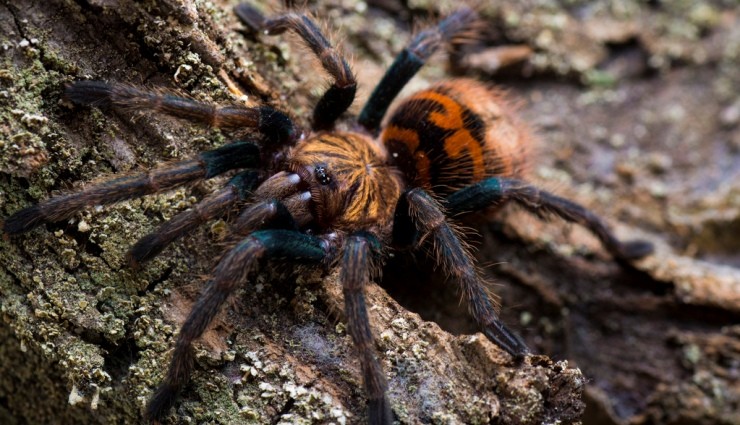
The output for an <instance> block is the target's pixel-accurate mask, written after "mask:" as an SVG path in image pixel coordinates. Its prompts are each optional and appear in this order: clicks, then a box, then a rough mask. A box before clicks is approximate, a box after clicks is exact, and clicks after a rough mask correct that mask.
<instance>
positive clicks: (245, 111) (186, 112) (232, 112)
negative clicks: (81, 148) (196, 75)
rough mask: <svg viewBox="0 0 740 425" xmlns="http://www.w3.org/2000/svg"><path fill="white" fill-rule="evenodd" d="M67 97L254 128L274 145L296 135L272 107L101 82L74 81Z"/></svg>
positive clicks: (224, 125) (230, 126) (211, 123)
mask: <svg viewBox="0 0 740 425" xmlns="http://www.w3.org/2000/svg"><path fill="white" fill-rule="evenodd" d="M65 96H66V97H67V99H69V100H71V101H72V102H74V103H77V104H79V105H91V106H100V107H111V106H113V107H118V108H122V109H129V110H132V111H155V112H159V113H163V114H167V115H170V116H173V117H175V118H181V119H185V120H188V121H192V122H195V123H199V124H205V125H208V126H211V127H217V128H225V129H245V128H255V129H257V130H258V131H259V132H260V133H261V134H264V135H265V137H266V138H267V139H268V141H269V142H271V144H274V145H278V146H281V145H283V144H290V143H293V142H294V141H295V138H296V136H297V134H296V133H297V131H296V129H295V125H294V124H293V122H292V121H291V120H290V118H288V116H287V115H285V114H284V113H282V112H280V111H277V110H275V109H273V108H271V107H269V106H259V107H256V108H248V107H246V106H238V105H236V106H215V105H211V104H208V103H203V102H198V101H195V100H193V99H188V98H185V97H180V96H174V95H171V94H167V93H164V92H157V91H146V90H141V89H139V88H136V87H132V86H129V85H125V84H108V83H104V82H102V81H77V82H74V83H72V84H70V85H69V86H68V87H67V89H66V91H65Z"/></svg>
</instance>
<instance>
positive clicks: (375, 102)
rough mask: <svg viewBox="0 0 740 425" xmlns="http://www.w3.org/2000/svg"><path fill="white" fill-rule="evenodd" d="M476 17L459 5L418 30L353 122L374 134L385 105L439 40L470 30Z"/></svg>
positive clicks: (435, 48) (432, 51) (427, 56)
mask: <svg viewBox="0 0 740 425" xmlns="http://www.w3.org/2000/svg"><path fill="white" fill-rule="evenodd" d="M477 19H478V15H477V14H476V13H475V11H473V10H472V9H469V8H462V9H459V10H457V11H456V12H455V13H453V14H451V15H450V16H448V17H446V18H445V19H443V20H442V21H440V22H439V24H437V26H436V27H434V28H430V29H427V30H425V31H422V32H420V33H419V34H418V35H417V36H416V37H415V38H414V39H413V40H412V41H411V44H409V45H408V47H406V48H405V49H403V51H402V52H401V53H399V54H398V56H396V59H395V60H394V61H393V64H392V65H391V66H390V68H388V70H387V71H386V72H385V75H384V76H383V78H382V79H381V80H380V83H378V85H377V86H376V87H375V90H373V93H372V94H371V95H370V98H369V99H368V101H367V103H365V106H364V107H363V108H362V112H360V116H359V118H358V119H357V122H359V123H360V125H362V126H363V127H365V129H366V130H368V131H369V132H370V133H371V134H377V132H378V129H379V126H380V122H381V121H382V120H383V117H384V116H385V113H386V112H387V110H388V106H390V104H391V102H393V99H395V98H396V96H397V95H398V93H399V92H400V91H401V89H403V87H404V86H405V85H406V83H408V82H409V80H410V79H411V78H412V77H413V76H414V75H416V73H417V72H418V71H419V69H420V68H421V67H422V66H423V65H424V63H425V62H426V61H427V60H428V59H429V57H431V56H432V54H433V53H434V52H435V51H436V50H437V49H438V48H439V47H440V46H441V45H442V44H445V43H449V42H450V41H452V40H453V39H454V38H455V37H458V36H460V35H462V34H463V33H465V32H466V31H469V30H471V24H472V23H473V22H475V21H476V20H477Z"/></svg>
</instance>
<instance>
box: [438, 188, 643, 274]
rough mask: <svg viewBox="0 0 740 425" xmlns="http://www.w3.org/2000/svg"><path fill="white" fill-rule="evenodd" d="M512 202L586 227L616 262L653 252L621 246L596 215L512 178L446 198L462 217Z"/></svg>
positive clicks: (638, 242) (640, 244)
mask: <svg viewBox="0 0 740 425" xmlns="http://www.w3.org/2000/svg"><path fill="white" fill-rule="evenodd" d="M509 200H511V201H514V202H516V203H517V204H518V205H521V206H522V207H524V208H525V209H526V210H528V211H530V212H532V213H534V214H536V215H538V216H540V217H543V216H546V215H548V214H550V215H556V216H558V217H560V218H562V219H563V220H565V221H568V222H571V223H576V224H579V225H581V226H583V227H585V228H586V229H588V230H589V231H590V232H591V233H593V234H594V235H595V236H596V237H597V238H598V239H599V240H600V241H601V243H602V244H603V245H604V247H605V248H606V249H607V251H609V253H610V254H611V255H612V256H614V257H615V258H616V259H619V260H634V259H637V258H642V257H644V256H646V255H648V254H650V253H652V252H653V245H652V244H651V243H650V242H647V241H642V240H634V241H627V242H621V241H620V240H618V239H617V238H616V236H614V234H613V233H612V232H611V231H610V230H609V228H608V226H607V225H606V224H604V222H603V221H602V220H601V219H600V218H599V217H598V216H597V215H596V214H594V213H593V212H591V211H589V210H588V209H586V208H584V207H582V206H581V205H578V204H576V203H575V202H573V201H570V200H568V199H565V198H561V197H559V196H556V195H553V194H552V193H549V192H547V191H544V190H541V189H538V188H536V187H534V186H532V185H530V184H528V183H526V182H523V181H521V180H517V179H513V178H505V177H491V178H488V179H486V180H483V181H481V182H478V183H476V184H473V185H470V186H468V187H465V188H463V189H460V190H458V191H457V192H454V193H452V194H451V195H449V196H448V197H447V200H446V207H447V210H448V212H449V213H450V214H462V213H465V212H472V211H479V210H482V209H484V208H486V207H489V206H492V205H496V204H500V203H502V202H506V201H509Z"/></svg>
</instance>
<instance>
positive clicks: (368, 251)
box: [339, 233, 393, 425]
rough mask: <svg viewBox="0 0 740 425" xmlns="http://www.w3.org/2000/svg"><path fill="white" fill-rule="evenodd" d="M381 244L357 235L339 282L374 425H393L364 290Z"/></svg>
mask: <svg viewBox="0 0 740 425" xmlns="http://www.w3.org/2000/svg"><path fill="white" fill-rule="evenodd" d="M379 251H380V242H378V240H377V238H375V236H373V235H371V234H369V233H356V234H354V235H352V236H350V237H349V238H348V241H347V244H346V245H345V248H344V254H343V256H342V264H341V272H340V275H339V279H340V280H341V282H342V287H343V292H344V312H345V316H346V320H347V328H348V330H349V334H350V335H351V336H352V341H354V343H355V346H356V347H357V350H358V351H359V353H360V364H361V366H362V376H363V380H364V383H365V392H366V393H367V397H368V416H369V423H370V424H371V425H390V424H392V423H393V412H392V411H391V407H390V403H389V402H388V398H387V397H386V394H385V393H386V390H387V388H388V384H387V383H386V380H385V373H384V372H383V367H382V366H381V365H380V362H378V358H377V356H376V353H375V348H374V344H373V333H372V329H371V328H370V320H369V319H368V316H367V308H366V305H365V294H364V288H365V286H367V284H368V282H369V281H370V272H371V271H372V270H373V269H374V267H375V266H374V265H373V259H374V258H373V257H377V256H379Z"/></svg>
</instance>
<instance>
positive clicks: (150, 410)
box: [4, 4, 652, 424]
mask: <svg viewBox="0 0 740 425" xmlns="http://www.w3.org/2000/svg"><path fill="white" fill-rule="evenodd" d="M236 13H237V15H238V16H239V17H240V18H241V20H242V21H243V22H244V23H245V24H246V26H247V27H248V28H249V29H251V30H253V31H263V32H264V33H266V34H279V33H282V32H285V31H288V30H290V31H294V32H296V33H297V34H298V35H299V36H300V37H301V38H302V40H303V41H304V42H305V43H306V45H307V46H308V47H309V48H310V49H311V50H312V51H313V53H314V54H315V55H316V57H317V58H319V60H320V62H321V65H322V67H323V68H324V70H326V71H327V72H328V73H329V74H330V75H331V76H332V80H333V81H332V84H331V86H330V87H329V88H328V89H327V90H326V91H325V93H324V94H323V96H322V97H321V99H320V100H319V102H318V104H317V105H316V107H315V109H314V114H313V121H312V129H313V132H312V133H311V134H309V135H307V136H306V137H304V136H303V135H302V134H301V132H300V131H299V130H298V129H297V128H296V126H295V125H294V123H293V121H292V120H291V119H290V118H289V117H288V116H287V115H286V114H284V113H282V112H280V111H277V110H275V109H273V108H271V107H268V106H261V107H256V108H249V107H246V106H228V107H216V106H212V105H207V104H203V103H199V102H196V101H194V100H192V99H187V98H182V97H177V96H173V95H168V94H163V93H162V92H161V91H160V92H149V91H145V90H141V89H137V88H134V87H131V86H128V85H122V84H108V83H103V82H96V81H81V82H76V83H73V84H71V85H70V86H69V87H68V88H67V90H66V96H67V98H68V99H70V100H71V101H72V102H74V103H77V104H83V105H97V106H108V107H115V108H125V109H129V110H135V111H136V110H138V111H151V110H153V111H158V112H160V113H164V114H169V115H172V116H175V117H178V118H183V119H188V120H191V121H194V122H200V123H203V124H207V125H211V126H215V127H221V128H234V129H240V128H251V129H254V130H256V131H257V133H259V134H260V135H261V137H260V140H258V139H257V138H255V140H246V141H237V142H233V143H230V144H228V145H225V146H223V147H221V148H218V149H215V150H212V151H207V152H203V153H201V154H200V155H199V156H198V157H196V158H194V159H191V160H186V161H181V162H176V163H171V164H167V165H163V166H160V167H158V168H155V169H153V170H150V171H148V172H143V173H140V174H133V175H128V176H124V177H117V178H113V179H110V180H107V181H104V182H102V183H100V184H96V185H93V186H91V187H88V188H86V189H83V190H81V191H79V192H75V193H71V194H67V195H63V196H58V197H54V198H51V199H49V200H47V201H45V202H42V203H40V204H38V205H35V206H31V207H28V208H26V209H24V210H21V211H19V212H17V213H16V214H14V215H13V216H11V217H10V218H8V219H7V220H6V222H5V224H4V230H5V232H6V233H8V234H16V233H21V232H24V231H27V230H30V229H31V228H33V227H35V226H37V225H39V224H42V223H44V222H55V221H62V220H66V219H68V218H70V217H72V216H74V215H75V214H76V213H77V212H79V211H80V210H82V209H83V208H86V207H89V206H92V205H98V204H108V203H112V202H117V201H120V200H123V199H129V198H133V197H138V196H143V195H146V194H150V193H155V192H160V191H164V190H168V189H171V188H173V187H177V186H180V185H183V184H187V183H192V182H194V181H198V180H201V179H206V178H211V177H214V176H216V175H219V174H223V173H226V172H229V171H232V170H235V171H234V175H233V177H232V178H231V179H230V180H229V181H228V183H227V184H226V185H225V187H224V188H223V189H221V190H219V191H217V192H215V193H213V194H210V195H208V196H207V197H206V198H205V199H203V200H202V201H201V202H200V203H198V204H197V205H196V206H194V207H193V208H192V209H190V210H187V211H185V212H182V213H180V214H178V215H177V216H175V217H174V218H173V219H171V220H169V221H167V222H165V223H164V224H162V225H161V226H160V228H159V229H157V230H156V231H155V232H154V233H152V234H150V235H148V236H146V237H144V238H142V239H141V240H140V241H139V242H137V243H136V244H135V245H134V246H133V247H132V248H131V250H130V251H129V254H128V256H129V262H130V264H131V265H132V266H134V267H138V266H140V265H141V264H142V263H143V262H145V261H147V260H149V259H151V258H152V257H154V256H155V255H157V254H158V253H159V252H161V251H162V250H163V249H164V248H165V247H166V246H167V245H168V244H169V243H171V242H173V241H174V240H176V239H177V238H179V237H180V236H182V235H184V234H187V233H188V232H190V231H191V230H192V229H194V228H195V227H196V226H198V225H200V224H202V223H204V222H206V221H208V220H211V219H214V218H217V217H221V216H223V215H224V214H225V213H226V212H227V211H229V210H232V209H235V208H237V209H241V213H240V214H239V215H238V216H237V217H236V218H235V219H234V220H233V221H232V223H231V229H232V232H233V233H234V235H236V236H237V237H238V238H237V241H238V242H236V243H235V245H234V246H233V248H231V249H230V250H228V251H227V252H226V253H225V254H224V255H223V257H222V258H221V259H220V260H219V261H218V264H217V265H216V266H215V268H214V270H213V272H212V274H211V276H210V279H209V282H208V284H207V285H206V287H205V289H204V290H203V293H202V294H201V296H200V298H199V299H198V301H197V302H196V304H195V306H194V307H193V309H192V310H191V312H190V314H189V315H188V318H187V319H186V321H185V322H184V324H183V326H182V328H181V330H180V333H179V335H178V338H177V343H176V345H175V349H174V352H173V354H172V360H171V363H170V367H169V370H168V372H167V374H166V376H165V378H164V381H163V382H162V384H161V385H160V386H159V388H158V389H157V391H156V392H155V394H154V396H153V398H152V399H151V400H150V401H149V403H148V406H147V410H146V415H147V417H148V419H150V420H159V419H162V418H164V417H165V416H167V415H168V414H169V412H170V408H171V407H172V406H173V405H174V404H175V402H176V400H177V394H178V393H179V392H180V391H181V390H182V388H183V387H184V386H185V385H186V384H187V382H188V380H189V376H190V374H191V372H192V369H193V367H194V364H195V362H194V358H193V350H192V347H191V346H192V343H193V341H194V340H195V339H197V338H199V337H200V336H201V335H202V334H203V332H204V331H205V330H206V328H207V327H208V325H209V324H210V323H211V321H212V320H213V319H214V317H215V316H216V314H217V313H218V311H219V310H220V308H221V307H222V305H223V304H224V302H225V301H226V300H227V298H228V297H229V295H231V294H232V293H233V292H234V290H235V289H236V288H237V287H238V286H239V285H244V284H246V283H247V282H248V280H249V278H250V275H251V274H252V273H253V272H254V271H255V270H256V268H257V266H258V264H259V262H260V260H261V259H264V258H270V257H274V258H276V259H280V260H283V261H286V260H288V261H308V262H316V263H324V264H337V265H338V267H340V275H339V276H340V277H339V278H340V281H341V283H342V285H343V293H344V301H345V314H346V321H347V327H348V330H349V334H350V335H351V337H352V339H353V341H354V343H355V345H356V347H357V350H358V352H359V355H360V364H361V369H362V374H363V381H364V386H365V390H366V393H367V397H368V415H369V422H370V423H372V424H391V423H392V422H393V412H392V409H391V403H390V402H389V400H388V399H387V396H386V388H387V384H386V379H385V373H384V371H383V368H382V367H381V365H380V362H379V361H378V358H377V356H376V353H375V350H374V343H373V335H372V331H371V327H370V324H369V320H368V315H367V311H366V306H365V299H364V296H363V287H364V286H365V285H367V284H368V283H369V281H370V278H371V276H373V273H374V272H376V271H378V269H379V267H380V265H381V264H382V261H383V255H384V254H385V253H387V252H388V251H389V250H391V249H399V248H410V249H415V248H418V247H433V249H430V250H429V251H430V252H431V253H432V255H433V256H434V257H435V261H436V262H437V264H438V265H440V266H441V267H442V268H443V269H444V270H445V272H447V274H448V278H449V280H451V281H453V282H454V283H455V284H457V286H458V287H459V288H460V291H461V293H462V295H463V299H464V300H465V302H466V303H467V305H468V306H469V309H470V314H471V315H472V316H473V317H474V318H475V320H476V321H477V323H478V324H479V325H480V329H481V331H482V332H483V334H484V335H485V336H486V337H487V338H489V339H490V340H491V341H493V342H494V343H496V344H498V345H499V346H500V347H501V348H502V349H504V350H505V351H507V352H508V353H510V354H511V355H512V356H517V357H519V356H523V355H526V354H527V353H528V352H529V350H528V349H527V347H526V345H525V344H524V343H523V342H522V341H521V339H520V338H518V337H517V336H516V335H515V334H514V333H513V332H511V331H509V330H508V329H507V328H506V326H504V324H503V323H501V321H500V320H499V319H498V316H497V314H496V311H495V308H494V307H495V306H494V302H493V300H492V299H491V297H490V295H489V293H488V291H487V289H486V283H485V281H484V279H483V278H482V276H481V274H480V273H479V271H478V269H477V267H476V265H475V263H474V261H473V257H472V255H471V254H470V250H469V248H468V247H467V244H466V243H465V241H464V239H463V236H464V235H463V233H462V232H460V231H459V230H458V228H457V227H456V226H455V225H454V223H453V221H452V219H450V218H449V217H450V216H452V215H455V216H457V215H459V214H461V213H464V212H475V211H480V210H484V209H487V208H489V207H492V206H497V205H500V204H502V203H504V202H506V201H513V202H515V203H517V204H519V205H520V206H522V207H524V208H525V209H527V210H529V211H531V212H533V213H535V214H537V215H538V216H540V215H547V214H549V215H552V216H557V217H560V218H561V219H564V220H565V221H568V222H573V223H577V224H579V225H582V226H584V227H585V228H587V229H589V230H590V231H591V232H592V233H593V234H594V235H595V236H596V237H598V238H599V240H600V241H601V242H602V244H603V245H604V246H605V248H606V249H607V250H608V251H609V252H610V253H611V254H612V255H613V256H614V257H616V258H618V259H620V260H629V259H634V258H638V257H642V256H644V255H647V254H649V253H650V252H651V251H652V247H651V245H650V244H649V243H647V242H642V241H633V242H628V243H623V242H620V241H619V240H617V239H616V237H615V236H614V235H613V234H612V233H611V231H610V230H609V229H608V227H607V226H606V225H605V224H604V223H603V222H602V221H601V220H600V219H599V218H598V217H597V216H596V215H594V214H593V213H591V212H590V211H588V210H586V209H585V208H583V207H581V206H579V205H577V204H575V203H573V202H571V201H568V200H566V199H563V198H560V197H558V196H556V195H553V194H551V193H548V192H546V191H543V190H540V189H538V188H536V187H534V186H532V185H530V184H527V183H525V182H524V181H522V180H520V173H521V170H522V168H523V166H524V162H525V160H526V156H527V155H526V150H527V147H528V145H529V140H530V137H531V136H530V133H529V131H528V129H527V127H526V126H525V125H524V124H523V123H521V122H520V121H518V119H517V118H516V116H515V114H514V112H513V110H514V108H512V106H511V105H510V104H509V103H508V102H507V100H506V98H505V96H503V95H502V94H501V92H500V91H498V90H496V89H495V88H492V87H490V86H489V85H487V84H484V83H481V82H477V81H474V80H469V79H454V80H447V81H444V82H441V83H438V84H436V85H433V86H431V87H430V88H428V89H426V90H422V91H420V92H417V93H416V94H413V95H411V96H410V97H409V98H407V99H406V100H404V101H402V102H401V103H400V104H399V105H398V106H397V107H396V109H395V111H394V112H393V113H391V114H389V118H388V119H387V120H386V124H385V126H384V127H382V128H381V125H380V123H381V121H382V120H383V118H384V116H385V115H386V111H387V110H388V107H389V105H390V104H391V102H392V101H393V99H394V98H395V97H396V95H397V94H398V93H399V92H400V90H401V89H402V88H403V86H404V85H405V84H406V82H408V80H409V79H410V78H411V77H413V75H414V74H415V73H416V72H417V71H418V70H419V68H420V67H421V66H422V65H423V64H424V62H425V61H426V60H427V59H428V58H429V57H430V56H431V55H432V53H433V52H434V51H435V50H437V49H438V47H439V46H441V45H443V44H445V43H449V42H451V41H452V40H453V39H455V38H457V37H464V36H466V35H468V34H470V32H471V31H472V29H473V28H474V27H475V22H476V20H477V16H476V14H475V12H474V11H472V10H471V9H467V8H463V9H460V10H457V11H456V12H454V13H452V14H450V15H448V16H447V17H446V18H445V19H443V20H441V21H440V22H439V24H438V25H437V26H436V27H433V28H430V29H428V30H425V31H422V32H420V33H419V34H418V35H417V36H416V37H415V38H414V39H413V40H412V41H411V43H410V44H409V46H408V47H406V48H405V49H404V50H403V51H402V52H401V53H400V54H399V55H398V56H397V58H396V60H395V61H394V62H393V64H392V66H391V67H390V68H389V70H388V71H387V72H386V74H385V76H384V77H383V79H382V80H381V81H380V83H379V84H378V86H377V87H376V88H375V90H374V91H373V93H372V94H371V96H370V98H369V99H368V101H367V103H366V104H365V106H364V107H363V109H362V111H361V113H360V115H359V117H358V119H357V121H356V122H355V123H353V124H350V125H349V128H352V129H354V130H349V131H336V130H334V125H335V122H336V121H337V119H338V118H339V116H340V115H341V114H342V113H344V112H345V111H346V110H347V109H348V108H349V106H350V105H351V104H352V102H353V100H354V97H355V91H356V81H355V77H354V75H353V74H352V71H351V69H350V67H349V65H348V64H347V62H346V61H345V60H344V58H343V57H342V56H341V55H340V54H339V53H338V52H337V51H336V50H335V49H334V48H332V46H331V45H330V44H329V42H328V41H327V39H326V38H325V37H324V36H323V35H322V34H321V32H320V31H319V29H318V27H317V26H316V24H315V23H314V22H313V21H312V20H311V19H310V18H309V17H307V16H306V15H303V14H301V13H293V12H288V13H285V14H282V15H279V16H276V17H273V18H266V17H264V16H263V15H262V14H261V13H260V12H258V11H257V10H256V9H255V8H253V7H252V6H249V5H246V4H242V5H240V6H238V7H237V8H236ZM258 141H260V143H257V142H258ZM263 164H269V165H268V166H267V169H266V170H265V169H264V168H265V166H264V165H263Z"/></svg>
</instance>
